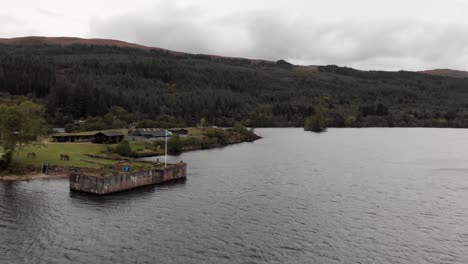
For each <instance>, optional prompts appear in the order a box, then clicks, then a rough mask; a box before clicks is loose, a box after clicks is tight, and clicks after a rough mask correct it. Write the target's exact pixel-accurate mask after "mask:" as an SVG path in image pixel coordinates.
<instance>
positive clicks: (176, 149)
mask: <svg viewBox="0 0 468 264" xmlns="http://www.w3.org/2000/svg"><path fill="white" fill-rule="evenodd" d="M167 151H168V152H169V153H172V154H179V153H180V152H182V142H181V141H180V136H179V134H173V135H172V137H171V138H170V139H169V140H168V141H167Z"/></svg>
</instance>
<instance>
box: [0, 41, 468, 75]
mask: <svg viewBox="0 0 468 264" xmlns="http://www.w3.org/2000/svg"><path fill="white" fill-rule="evenodd" d="M0 44H10V45H38V44H49V45H96V46H115V47H122V48H133V49H142V50H163V51H167V52H170V53H173V54H188V53H185V52H179V51H172V50H167V49H163V48H159V47H149V46H144V45H140V44H135V43H130V42H126V41H121V40H114V39H99V38H92V39H85V38H75V37H44V36H27V37H19V38H0ZM205 56H209V57H218V58H219V57H223V56H217V55H205ZM248 60H250V61H252V62H261V61H263V62H267V63H275V62H273V61H267V60H258V59H248ZM278 62H280V63H281V64H283V65H286V63H287V62H285V61H283V60H279V61H278ZM278 62H276V63H278ZM291 67H293V68H295V70H297V71H301V72H318V66H314V65H292V64H291ZM419 73H423V74H429V75H436V76H445V77H452V78H468V71H460V70H452V69H433V70H426V71H419Z"/></svg>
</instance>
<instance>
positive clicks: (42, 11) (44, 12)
mask: <svg viewBox="0 0 468 264" xmlns="http://www.w3.org/2000/svg"><path fill="white" fill-rule="evenodd" d="M36 10H37V12H39V13H40V14H41V15H44V16H47V17H58V16H59V14H57V13H56V12H54V11H51V10H49V9H44V8H37V9H36Z"/></svg>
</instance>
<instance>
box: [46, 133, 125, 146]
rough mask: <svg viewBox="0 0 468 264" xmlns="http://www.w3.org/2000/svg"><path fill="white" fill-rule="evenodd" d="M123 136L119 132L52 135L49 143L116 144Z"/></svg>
mask: <svg viewBox="0 0 468 264" xmlns="http://www.w3.org/2000/svg"><path fill="white" fill-rule="evenodd" d="M124 136H125V135H124V134H123V133H122V132H120V131H98V132H82V133H63V134H57V135H53V136H52V139H51V141H52V142H57V143H66V142H72V143H80V142H92V143H96V144H116V143H119V142H121V141H122V140H123V139H124Z"/></svg>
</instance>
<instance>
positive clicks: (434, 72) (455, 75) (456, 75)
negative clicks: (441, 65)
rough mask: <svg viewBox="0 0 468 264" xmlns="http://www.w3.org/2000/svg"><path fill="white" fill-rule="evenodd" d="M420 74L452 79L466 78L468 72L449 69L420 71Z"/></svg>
mask: <svg viewBox="0 0 468 264" xmlns="http://www.w3.org/2000/svg"><path fill="white" fill-rule="evenodd" d="M421 73H425V74H430V75H436V76H445V77H453V78H468V72H466V71H457V70H450V69H435V70H428V71H422V72H421Z"/></svg>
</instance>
